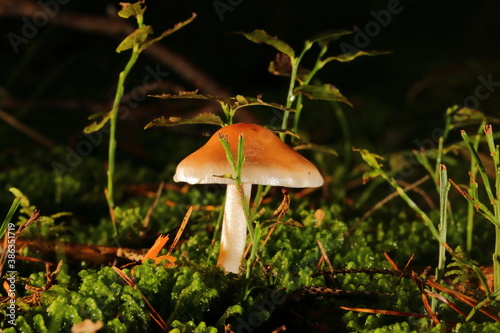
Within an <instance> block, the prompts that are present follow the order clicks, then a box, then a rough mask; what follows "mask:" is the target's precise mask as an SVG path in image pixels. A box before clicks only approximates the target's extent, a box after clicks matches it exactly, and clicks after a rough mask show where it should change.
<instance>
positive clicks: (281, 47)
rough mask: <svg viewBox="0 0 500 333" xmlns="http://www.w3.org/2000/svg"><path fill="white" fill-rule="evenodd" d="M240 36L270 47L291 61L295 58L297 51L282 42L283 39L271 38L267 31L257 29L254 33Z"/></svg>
mask: <svg viewBox="0 0 500 333" xmlns="http://www.w3.org/2000/svg"><path fill="white" fill-rule="evenodd" d="M239 34H242V35H243V36H245V37H246V38H247V39H248V40H250V41H252V42H254V43H257V44H262V43H264V44H267V45H269V46H272V47H274V48H275V49H276V50H278V51H280V52H282V53H284V54H286V55H287V56H289V57H290V58H291V59H294V58H295V51H294V50H293V49H292V47H291V46H290V45H288V44H287V43H285V42H284V41H282V40H281V39H278V38H276V37H273V36H270V35H269V34H268V33H267V32H266V31H264V30H261V29H256V30H254V31H252V32H248V33H245V32H239Z"/></svg>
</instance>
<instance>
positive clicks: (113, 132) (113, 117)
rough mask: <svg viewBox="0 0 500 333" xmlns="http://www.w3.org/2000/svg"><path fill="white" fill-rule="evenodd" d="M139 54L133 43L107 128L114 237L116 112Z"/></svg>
mask: <svg viewBox="0 0 500 333" xmlns="http://www.w3.org/2000/svg"><path fill="white" fill-rule="evenodd" d="M136 19H137V25H138V28H139V29H140V28H142V27H143V26H144V20H143V16H142V15H137V16H136ZM139 54H140V44H139V43H135V44H134V46H133V48H132V53H131V55H130V58H129V60H128V62H127V65H126V66H125V69H124V70H123V71H122V72H121V73H120V75H119V77H118V86H117V88H116V94H115V99H114V101H113V108H112V109H111V114H110V119H109V122H110V126H109V148H108V170H107V172H106V175H107V187H106V200H107V202H108V207H109V210H110V214H111V219H112V222H113V231H114V233H115V236H117V235H118V229H117V226H116V218H115V215H114V208H115V202H114V177H115V155H116V124H117V120H118V110H119V107H120V103H121V100H122V98H123V94H124V92H125V80H126V79H127V76H128V74H129V73H130V70H131V69H132V67H134V65H135V63H136V61H137V59H138V58H139Z"/></svg>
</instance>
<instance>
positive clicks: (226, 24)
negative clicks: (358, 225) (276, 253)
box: [0, 0, 500, 205]
mask: <svg viewBox="0 0 500 333" xmlns="http://www.w3.org/2000/svg"><path fill="white" fill-rule="evenodd" d="M39 3H42V4H43V3H44V4H47V5H49V3H51V4H52V5H54V4H56V5H57V6H56V7H57V8H56V9H57V10H56V13H55V15H53V16H51V17H50V18H49V20H48V22H46V23H44V16H43V14H40V13H38V14H36V13H37V11H40V10H42V7H40V4H39ZM146 5H147V7H148V9H147V11H146V17H145V23H146V24H149V25H152V27H153V29H154V31H155V33H157V34H159V33H160V32H161V31H163V30H165V29H168V28H170V27H172V26H173V25H174V24H175V23H177V22H179V21H181V20H185V19H187V18H188V17H190V16H191V13H193V12H195V13H197V15H198V16H197V18H196V19H195V20H194V22H193V23H191V24H189V25H188V26H186V27H185V28H183V29H181V30H180V31H178V32H176V33H175V34H173V35H171V36H169V37H167V38H166V39H164V40H163V41H161V42H160V46H159V47H158V48H156V50H157V52H156V53H153V52H150V53H143V54H142V55H141V57H140V59H139V62H138V63H137V65H136V66H135V68H134V69H133V71H132V73H131V76H130V77H129V80H128V82H127V87H128V89H129V90H128V91H127V92H126V93H130V92H131V91H132V90H133V89H134V88H137V87H140V86H141V85H142V84H143V83H144V78H145V75H146V74H147V73H149V72H148V68H149V70H150V71H151V70H153V71H155V70H157V71H158V70H159V71H160V72H161V73H162V75H164V73H169V75H168V76H166V77H165V80H163V82H161V84H160V85H153V87H152V88H154V89H153V90H151V91H150V93H177V92H179V91H181V90H195V89H199V91H200V92H202V93H210V94H219V95H221V96H234V95H236V94H241V95H246V96H253V97H255V96H257V95H258V94H263V99H264V100H265V101H268V102H276V103H283V104H284V103H285V96H286V91H287V88H288V81H287V79H285V78H283V77H277V76H273V75H271V74H269V73H268V72H267V66H268V64H269V61H270V60H272V59H274V57H275V53H276V52H275V50H274V49H272V48H271V47H269V46H266V45H256V44H253V43H251V42H249V41H248V40H246V39H245V38H244V37H243V36H241V35H235V34H233V32H237V31H244V32H250V31H252V30H254V29H264V30H266V31H267V32H268V33H269V34H271V35H273V36H277V37H279V38H280V39H282V40H284V41H286V42H288V43H289V44H290V45H292V46H293V47H294V48H295V50H296V52H299V51H300V50H301V48H302V46H303V42H304V40H306V39H307V38H310V37H311V36H313V35H314V34H316V33H319V32H322V31H325V30H332V29H355V28H357V29H359V30H358V31H363V32H365V33H366V28H367V24H369V23H370V22H372V25H371V26H372V27H374V26H376V25H377V24H378V27H379V28H380V29H379V30H380V31H379V32H377V33H372V35H373V36H372V37H370V36H367V37H368V38H365V39H364V42H365V43H364V45H362V47H361V49H362V50H383V51H390V52H392V53H391V54H388V55H380V56H374V57H361V58H358V59H356V60H354V61H352V62H350V63H331V64H329V65H327V66H326V67H325V69H324V70H323V71H321V72H320V73H319V76H318V77H319V78H320V79H321V81H323V82H327V83H331V84H334V85H335V86H337V87H338V88H339V89H340V91H341V92H342V93H343V94H344V95H345V96H347V97H348V98H349V99H350V101H351V102H352V103H353V107H352V108H350V107H345V108H344V110H345V114H346V117H347V120H348V124H349V126H350V129H351V131H352V135H353V144H354V145H356V146H357V147H366V148H369V149H372V150H373V152H376V153H380V154H384V153H390V152H392V151H398V150H407V149H416V148H418V144H417V143H416V141H415V140H420V141H422V140H425V139H427V138H430V137H431V136H432V131H433V130H434V129H436V128H440V127H442V125H443V117H442V116H443V113H444V112H445V110H446V108H447V107H449V106H451V105H453V104H462V103H464V101H465V100H466V98H467V97H470V96H473V97H474V96H475V97H477V98H476V100H477V101H478V105H477V106H478V108H479V109H480V110H482V111H483V112H485V113H486V114H487V115H490V116H498V115H499V112H498V110H499V109H500V94H499V93H498V89H499V88H500V87H499V86H500V83H496V82H500V58H499V51H500V50H499V41H500V23H499V20H498V17H499V13H500V2H498V1H493V0H482V1H481V0H480V1H476V2H468V3H465V2H457V1H430V0H425V1H424V0H421V1H419V0H413V1H410V0H402V1H395V0H389V1H386V0H373V1H320V0H309V1H284V0H281V1H262V0H260V1H250V0H240V1H237V0H232V1H230V0H220V1H215V2H214V1H212V0H208V1H200V0H198V1H194V0H186V1H159V0H148V1H146ZM216 5H217V6H218V8H219V10H217V9H216ZM225 6H227V7H225ZM390 6H394V8H397V9H398V13H397V14H392V15H391V16H390V22H388V23H387V24H386V26H382V25H381V24H380V23H374V22H377V21H376V18H375V16H376V15H374V13H380V12H381V11H388V8H389V7H390ZM221 8H222V9H221ZM224 8H226V10H224ZM118 9H119V5H118V2H117V1H102V0H101V1H95V0H94V1H92V0H90V1H89V0H86V1H82V0H64V1H63V0H60V1H57V0H53V1H44V0H40V1H28V0H20V1H19V0H1V1H0V31H1V38H0V110H1V111H2V114H3V116H2V118H3V119H2V120H0V131H1V134H0V135H1V137H2V140H1V143H0V144H1V151H2V154H1V155H2V156H1V157H0V161H1V163H2V164H1V168H2V173H3V176H2V178H3V180H2V183H1V184H2V186H19V184H15V183H14V184H13V183H12V182H11V180H12V179H13V178H12V177H11V176H9V173H12V172H15V170H16V169H18V168H20V167H22V168H25V170H27V171H25V172H26V175H27V177H28V176H29V174H30V173H29V170H30V168H33V167H35V166H38V167H39V168H41V169H45V170H49V171H50V170H51V169H52V166H51V162H52V161H54V159H57V158H58V159H63V161H64V158H65V154H66V153H65V151H64V147H66V146H70V147H74V149H76V148H75V147H76V145H77V144H78V142H79V140H82V139H85V137H84V135H83V133H82V129H83V128H84V127H85V126H86V125H87V124H88V123H89V121H88V120H87V117H88V116H89V115H90V114H92V113H95V112H106V111H108V110H109V108H110V106H111V103H112V99H113V97H114V93H115V88H116V83H117V78H118V74H119V73H120V71H121V70H122V69H123V68H124V66H125V64H126V62H127V60H128V58H129V52H128V51H125V52H122V53H120V54H117V53H116V52H115V49H116V46H117V45H118V44H119V43H120V41H121V40H122V39H123V38H124V37H125V35H126V33H127V31H128V32H129V31H130V30H127V29H130V27H131V26H132V25H133V26H135V25H134V23H135V22H134V21H133V20H129V21H127V20H124V19H121V18H118V17H117V16H116V11H117V10H118ZM33 15H35V16H33ZM37 15H38V16H37ZM49 16H50V15H49ZM45 17H47V15H45ZM34 19H38V21H37V22H38V23H37V24H38V25H39V26H38V27H36V29H35V30H36V31H35V32H33V31H31V32H33V33H29V34H28V35H29V36H28V35H26V33H25V34H24V35H23V31H24V32H26V31H27V30H26V29H28V28H27V25H29V24H28V23H27V22H31V23H33V22H34V21H33V20H34ZM35 23H36V22H35ZM23 29H24V30H23ZM13 34H15V35H17V36H20V37H22V38H24V39H23V42H22V43H19V44H17V45H13V42H12V40H13V39H12V38H13V36H14V35H13ZM355 38H356V34H353V35H350V36H346V37H345V38H343V39H342V41H344V42H346V43H348V44H350V45H353V46H355V45H356V41H355ZM358 38H359V36H358ZM358 46H359V45H358ZM16 51H17V52H16ZM316 51H317V50H316V49H314V50H312V51H310V55H309V56H308V57H306V59H305V60H304V66H307V65H308V64H311V62H312V58H313V56H315V54H316V53H315V52H316ZM340 53H342V51H341V49H340V47H339V43H334V44H332V47H331V49H330V50H329V54H330V55H336V54H340ZM480 77H482V78H483V79H484V80H486V81H488V79H489V80H490V83H491V84H490V85H489V86H488V87H482V88H481V89H480V92H481V96H486V95H487V96H486V97H478V96H476V95H477V91H478V90H477V89H478V86H479V85H481V84H484V82H485V81H484V80H481V79H480ZM151 82H152V83H154V81H151ZM126 98H129V100H131V104H130V105H134V107H131V109H130V115H129V116H127V117H124V119H123V120H121V121H120V122H119V127H118V131H119V136H118V142H119V145H118V150H119V155H118V158H119V163H120V161H125V160H126V161H132V162H131V163H132V165H134V163H136V164H137V165H141V164H142V165H148V166H150V167H151V168H152V169H153V170H158V172H163V170H164V166H165V165H166V164H167V163H169V162H170V163H177V162H178V161H179V158H180V157H179V156H184V155H186V154H187V153H189V152H190V151H192V150H194V149H195V148H196V147H197V146H199V145H200V144H201V143H202V142H203V141H204V140H206V138H205V137H203V136H202V135H201V133H205V132H207V131H208V132H213V131H214V130H216V129H215V128H213V127H210V126H185V127H177V128H154V129H149V130H146V131H144V130H143V128H144V126H145V125H146V124H147V123H148V122H149V121H151V120H152V119H154V118H156V117H158V116H162V115H165V116H172V115H183V114H184V115H186V116H192V115H193V114H194V113H196V112H207V111H213V106H207V105H203V103H199V102H198V103H195V102H178V101H166V100H159V99H154V98H146V99H142V98H141V100H140V101H139V102H138V103H134V97H133V96H131V95H130V94H128V95H127V96H126ZM473 100H474V99H469V101H473ZM135 104H137V105H135ZM469 106H470V105H469ZM306 108H307V109H306V110H304V112H303V122H302V125H301V128H302V130H303V131H304V132H307V133H309V134H308V135H309V136H310V138H311V140H312V141H314V142H315V143H319V144H326V145H329V144H332V143H334V142H336V141H337V140H339V139H340V135H339V134H338V133H339V125H338V120H337V118H336V117H335V114H334V112H333V111H332V110H331V107H330V106H328V105H327V104H326V105H325V104H321V103H310V104H308V105H307V106H306ZM9 115H10V116H11V117H13V118H15V119H16V120H17V121H19V122H21V123H22V124H24V125H25V126H26V127H27V128H28V129H31V130H34V131H36V132H38V133H39V134H40V135H41V136H42V137H43V138H45V139H46V141H40V139H33V138H31V137H29V136H28V135H26V133H24V132H23V131H20V130H19V124H16V125H15V126H12V125H9V124H7V121H6V120H8V119H9V118H8V116H9ZM273 116H274V115H273V114H272V112H271V111H269V110H266V109H256V110H247V112H245V113H241V115H240V117H241V118H240V119H239V120H244V121H255V122H259V123H261V124H263V125H266V124H269V122H270V119H271V118H272V117H273ZM10 121H12V119H11V120H10ZM16 127H17V128H16ZM168 138H170V139H168ZM105 140H106V138H105V139H104V141H105ZM53 145H55V146H56V147H59V148H56V149H60V152H59V153H54V154H56V155H52V154H53V152H52V151H53V148H50V147H52V146H53ZM106 152H107V145H106V144H98V145H95V146H94V147H92V152H91V154H90V155H92V156H93V157H96V158H101V160H102V165H104V163H105V161H106ZM57 154H59V155H57ZM54 156H57V157H54ZM95 174H96V175H100V176H96V177H97V178H99V177H101V178H99V179H98V182H101V183H100V184H99V186H100V187H101V188H102V187H103V185H104V177H105V175H104V167H102V169H99V170H96V171H95ZM28 178H29V177H28ZM89 179H91V180H92V181H93V182H96V181H95V179H94V178H89ZM129 180H130V179H129ZM151 180H153V179H151ZM164 180H167V181H170V179H164ZM158 181H159V180H158ZM96 183H97V182H96ZM42 184H43V183H42ZM38 186H43V185H38ZM38 190H39V191H40V192H39V193H40V194H42V193H43V191H44V190H43V189H38ZM35 191H36V190H35V189H32V192H35ZM30 195H36V194H34V193H33V194H30ZM42 195H43V194H42ZM0 197H3V198H7V199H2V200H1V202H2V205H3V204H6V203H8V202H10V200H11V196H10V194H9V193H8V192H6V191H5V192H4V193H3V194H0Z"/></svg>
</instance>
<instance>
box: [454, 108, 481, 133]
mask: <svg viewBox="0 0 500 333" xmlns="http://www.w3.org/2000/svg"><path fill="white" fill-rule="evenodd" d="M448 110H450V113H453V115H452V117H451V126H452V128H457V127H465V126H468V125H475V124H480V123H481V122H482V121H485V120H486V116H485V115H484V113H482V112H481V111H478V110H474V109H469V108H465V107H464V108H460V109H458V110H455V109H454V108H449V109H448ZM448 110H447V113H448ZM453 111H454V112H453Z"/></svg>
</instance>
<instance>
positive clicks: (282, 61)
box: [241, 30, 383, 140]
mask: <svg viewBox="0 0 500 333" xmlns="http://www.w3.org/2000/svg"><path fill="white" fill-rule="evenodd" d="M352 33H353V32H352V31H347V30H340V31H327V32H324V33H321V34H318V35H316V36H313V37H312V38H311V39H309V40H306V41H305V42H304V47H303V49H302V51H301V52H300V53H299V54H298V55H297V54H296V52H295V51H294V49H293V48H292V47H291V46H290V45H288V44H287V43H286V42H284V41H282V40H280V39H278V38H276V37H273V36H270V35H269V34H268V33H267V32H265V31H264V30H254V31H252V32H250V33H243V32H242V33H241V34H242V35H243V36H245V37H246V38H247V39H248V40H250V41H252V42H254V43H258V44H261V43H263V44H267V45H270V46H272V47H274V48H275V49H276V50H277V51H278V52H280V53H279V54H278V56H277V58H276V60H275V61H272V62H271V64H270V66H269V71H270V72H271V73H272V74H275V75H282V76H287V77H290V82H289V87H288V93H287V96H286V103H285V107H286V108H287V109H292V108H293V109H295V118H294V123H293V126H292V128H291V130H292V131H293V132H294V133H297V132H298V130H299V123H300V116H301V112H302V109H303V102H302V98H303V96H306V97H308V98H310V99H319V100H326V101H332V102H342V103H345V104H348V105H351V103H350V102H349V100H348V99H347V98H346V97H345V96H344V95H342V93H341V92H340V91H339V90H338V89H337V88H336V87H335V86H333V85H331V84H319V85H313V84H311V82H312V81H313V79H314V77H315V75H316V74H317V73H318V71H319V70H321V69H322V68H323V67H324V66H325V65H326V64H328V63H330V62H332V61H338V62H349V61H352V60H354V59H355V58H357V57H359V56H373V55H378V54H382V53H383V52H377V51H357V52H354V53H344V54H341V55H337V56H326V53H327V51H328V48H329V46H330V43H331V42H334V41H336V40H338V39H339V38H341V37H342V36H345V35H348V34H352ZM314 45H317V46H319V48H320V50H319V52H318V55H317V57H316V60H315V62H314V65H313V67H312V69H311V70H308V69H304V68H300V65H301V62H302V59H303V57H304V56H305V54H306V53H307V52H308V51H309V50H310V49H311V48H312V47H313V46H314ZM299 68H300V70H299ZM297 83H298V84H299V85H298V86H297ZM289 115H290V111H289V110H286V111H285V113H284V115H283V120H282V124H281V129H282V130H283V131H286V130H288V129H289V127H288V126H289V125H288V118H289ZM281 139H282V140H284V135H281Z"/></svg>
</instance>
